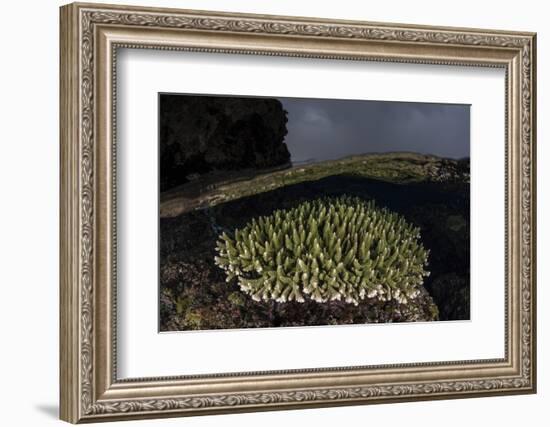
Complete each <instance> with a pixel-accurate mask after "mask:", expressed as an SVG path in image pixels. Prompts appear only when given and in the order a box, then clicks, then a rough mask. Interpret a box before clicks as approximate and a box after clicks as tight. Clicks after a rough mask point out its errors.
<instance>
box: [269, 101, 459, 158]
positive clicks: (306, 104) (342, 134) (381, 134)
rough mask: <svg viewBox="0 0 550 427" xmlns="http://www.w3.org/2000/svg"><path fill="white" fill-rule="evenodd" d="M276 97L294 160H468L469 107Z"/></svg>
mask: <svg viewBox="0 0 550 427" xmlns="http://www.w3.org/2000/svg"><path fill="white" fill-rule="evenodd" d="M278 99H279V100H280V101H281V102H282V104H283V107H284V109H285V110H287V111H288V123H287V129H288V134H287V136H286V138H285V142H286V144H287V147H288V149H289V151H290V153H291V155H292V161H293V162H301V161H307V160H316V161H322V160H331V159H338V158H342V157H345V156H349V155H352V154H362V153H370V152H388V151H413V152H417V153H423V154H434V155H437V156H441V157H452V158H461V157H469V156H470V106H469V105H457V104H428V103H409V102H382V101H355V100H335V99H311V98H309V99H307V98H278Z"/></svg>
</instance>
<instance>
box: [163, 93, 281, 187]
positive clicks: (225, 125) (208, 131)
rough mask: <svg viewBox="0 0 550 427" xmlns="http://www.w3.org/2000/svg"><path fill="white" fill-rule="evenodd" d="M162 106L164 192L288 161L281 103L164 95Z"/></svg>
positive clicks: (261, 99) (256, 99)
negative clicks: (210, 175)
mask: <svg viewBox="0 0 550 427" xmlns="http://www.w3.org/2000/svg"><path fill="white" fill-rule="evenodd" d="M159 103H160V117H159V120H160V123H159V126H160V190H161V191H166V190H169V189H170V188H173V187H176V186H178V185H181V184H185V183H187V182H189V181H192V180H193V179H196V178H198V177H200V176H201V175H203V174H206V173H209V172H213V171H234V170H240V169H265V168H270V167H275V166H279V165H284V164H287V163H289V162H290V153H289V151H288V149H287V147H286V144H285V143H284V137H285V135H286V133H287V129H286V123H287V115H286V111H285V110H284V109H283V106H282V104H281V103H280V101H278V100H277V99H271V98H236V97H223V96H200V95H168V94H162V95H160V98H159Z"/></svg>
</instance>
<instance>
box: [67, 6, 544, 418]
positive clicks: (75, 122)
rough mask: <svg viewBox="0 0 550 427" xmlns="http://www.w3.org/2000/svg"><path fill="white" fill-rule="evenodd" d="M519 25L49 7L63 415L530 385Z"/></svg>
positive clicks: (526, 163)
mask: <svg viewBox="0 0 550 427" xmlns="http://www.w3.org/2000/svg"><path fill="white" fill-rule="evenodd" d="M535 52H536V47H535V34H533V33H519V32H510V31H496V30H479V29H462V28H437V27H423V26H412V25H402V24H381V23H369V22H353V21H330V20H323V19H314V18H297V17H281V16H263V15H244V14H230V13H218V12H204V11H189V10H174V9H158V8H142V7H130V6H111V5H94V4H79V3H77V4H71V5H67V6H63V7H62V8H61V98H60V99H61V112H60V119H61V120H60V122H61V125H60V133H61V165H62V170H61V284H60V286H61V304H60V306H61V313H60V316H61V322H60V324H61V335H60V336H61V351H60V372H61V378H60V382H61V418H62V419H63V420H66V421H69V422H72V423H78V422H90V421H108V420H119V419H120V420H122V419H130V418H153V417H167V416H184V415H201V414H214V413H227V412H242V411H256V410H271V409H273V410H275V409H285V408H288V409H290V408H306V407H318V406H330V405H351V404H368V403H384V402H399V401H410V400H429V399H443V398H459V397H477V396H487V395H496V394H520V393H534V392H535V390H536V351H535V350H536V335H535V332H536V331H535V325H536V322H535V314H536V313H535V307H536V305H535V295H536V292H535V291H536V289H535V277H536V258H535V247H536V245H535V235H536V233H535V230H536V222H535V212H536V199H535V195H536V193H535V189H536V183H535V176H536V174H535V119H536V118H535V82H536V76H535V71H536V63H535Z"/></svg>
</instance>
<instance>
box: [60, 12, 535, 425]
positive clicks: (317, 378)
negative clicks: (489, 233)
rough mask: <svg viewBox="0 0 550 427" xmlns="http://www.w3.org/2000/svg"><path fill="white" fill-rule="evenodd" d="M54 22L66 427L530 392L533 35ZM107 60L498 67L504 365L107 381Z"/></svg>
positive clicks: (112, 377) (77, 17)
mask: <svg viewBox="0 0 550 427" xmlns="http://www.w3.org/2000/svg"><path fill="white" fill-rule="evenodd" d="M60 18H61V19H60V22H61V37H60V43H61V46H60V52H61V64H60V73H61V76H60V79H61V80H60V92H61V93H60V110H61V111H60V136H61V141H60V143H61V176H60V181H61V205H60V211H61V219H60V229H61V235H60V259H61V261H60V263H61V265H60V328H61V329H60V387H61V396H60V408H61V410H60V416H61V419H63V420H65V421H68V422H71V423H79V422H95V421H112V420H124V419H138V418H155V417H170V416H188V415H201V414H216V413H228V412H245V411H259V410H280V409H291V408H308V407H322V406H333V405H356V404H370V403H384V402H401V401H413V400H432V399H445V398H463V397H479V396H489V395H502V394H522V393H534V392H535V391H536V286H535V281H536V253H535V251H536V218H535V215H536V182H535V181H536V171H535V154H536V150H535V136H536V135H535V133H536V116H535V105H536V102H535V93H536V86H535V83H536V36H535V34H533V33H523V32H522V33H520V32H509V31H496V30H480V29H463V28H444V27H441V28H440V27H424V26H412V25H401V24H381V23H369V22H354V21H330V20H323V19H314V18H297V17H282V16H263V15H244V14H230V13H218V12H204V11H189V10H175V9H159V8H143V7H129V6H128V7H126V6H113V5H100V4H81V3H75V4H70V5H67V6H63V7H62V8H61V16H60ZM120 49H152V50H170V51H186V52H203V53H205V54H208V53H223V54H227V55H235V54H239V55H243V54H245V55H263V56H282V57H298V58H316V59H319V60H331V59H337V60H343V61H347V60H349V61H378V62H390V63H404V64H436V65H437V64H439V65H445V66H473V67H493V68H500V69H502V70H504V72H505V87H503V90H502V97H503V98H504V99H505V118H504V123H505V130H504V135H505V141H503V146H504V150H505V166H504V168H505V174H504V176H502V177H501V178H502V181H503V182H504V185H505V189H506V191H505V212H502V215H503V216H504V218H505V229H504V230H503V234H504V241H505V253H504V254H496V255H495V256H503V257H504V259H505V273H504V276H505V281H504V283H502V287H503V289H504V290H503V293H504V296H505V298H504V300H505V308H504V312H505V315H504V325H503V328H504V337H505V339H504V342H503V343H502V345H503V347H504V351H503V354H504V357H502V358H497V359H476V360H456V361H443V362H441V361H436V360H434V361H431V362H422V363H403V364H401V363H400V364H391V363H388V364H382V365H365V364H364V365H362V366H337V367H334V368H326V367H325V368H318V367H315V366H312V367H311V368H308V369H303V368H300V369H288V370H272V371H271V370H267V371H261V372H238V373H226V372H219V373H215V374H207V375H187V376H175V377H147V378H130V379H127V378H124V379H121V378H119V377H118V375H117V372H118V370H117V363H118V362H117V342H118V341H119V338H120V337H118V336H117V286H116V285H117V283H116V278H117V275H116V269H117V256H120V254H119V253H118V252H117V251H118V249H117V233H116V224H117V209H116V196H117V186H116V166H117V156H116V154H117V151H116V126H117V114H116V112H117V109H116V102H117V98H116V85H117V74H116V62H117V51H118V50H120ZM488 167H490V165H489V166H488ZM488 173H490V172H488ZM152 286H156V284H153V285H152ZM184 365H185V361H184V360H182V367H183V366H184Z"/></svg>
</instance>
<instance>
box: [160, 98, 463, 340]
mask: <svg viewBox="0 0 550 427" xmlns="http://www.w3.org/2000/svg"><path fill="white" fill-rule="evenodd" d="M158 104H159V107H158V129H159V135H158V145H159V146H158V150H159V172H158V176H159V183H158V185H159V195H160V196H159V199H160V200H159V240H160V242H159V331H160V332H168V331H189V330H213V329H242V328H274V327H296V326H301V327H306V326H321V325H349V324H366V323H392V322H433V321H453V320H455V321H456V320H469V319H470V105H466V104H445V103H422V102H391V101H378V100H355V99H319V98H292V97H259V96H237V95H219V94H179V93H159V95H158Z"/></svg>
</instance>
